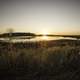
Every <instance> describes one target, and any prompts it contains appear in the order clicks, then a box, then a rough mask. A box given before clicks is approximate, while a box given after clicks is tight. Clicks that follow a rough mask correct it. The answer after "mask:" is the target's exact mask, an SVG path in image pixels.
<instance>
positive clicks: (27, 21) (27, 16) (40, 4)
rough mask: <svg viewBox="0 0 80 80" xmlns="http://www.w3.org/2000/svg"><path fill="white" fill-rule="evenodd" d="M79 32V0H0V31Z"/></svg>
mask: <svg viewBox="0 0 80 80" xmlns="http://www.w3.org/2000/svg"><path fill="white" fill-rule="evenodd" d="M9 28H12V29H13V30H14V31H16V32H32V33H42V34H43V33H49V34H80V2H79V0H0V33H2V32H6V31H7V29H9Z"/></svg>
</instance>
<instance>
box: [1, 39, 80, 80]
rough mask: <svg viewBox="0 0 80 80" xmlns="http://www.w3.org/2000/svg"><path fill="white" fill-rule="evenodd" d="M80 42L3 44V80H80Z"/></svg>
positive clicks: (53, 41) (54, 41) (59, 41)
mask: <svg viewBox="0 0 80 80" xmlns="http://www.w3.org/2000/svg"><path fill="white" fill-rule="evenodd" d="M79 79H80V40H52V41H39V42H25V43H21V42H20V43H8V42H2V41H1V42H0V80H79Z"/></svg>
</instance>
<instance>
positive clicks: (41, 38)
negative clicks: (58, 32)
mask: <svg viewBox="0 0 80 80" xmlns="http://www.w3.org/2000/svg"><path fill="white" fill-rule="evenodd" d="M59 39H68V40H76V38H72V37H53V36H37V37H30V36H28V37H25V36H21V37H14V38H11V41H12V42H26V41H27V42H28V41H31V42H35V41H49V40H59ZM0 40H1V41H6V42H7V41H10V38H0Z"/></svg>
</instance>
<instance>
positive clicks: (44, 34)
mask: <svg viewBox="0 0 80 80" xmlns="http://www.w3.org/2000/svg"><path fill="white" fill-rule="evenodd" d="M41 34H42V35H43V36H46V35H48V34H49V32H48V31H43V32H42V33H41Z"/></svg>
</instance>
